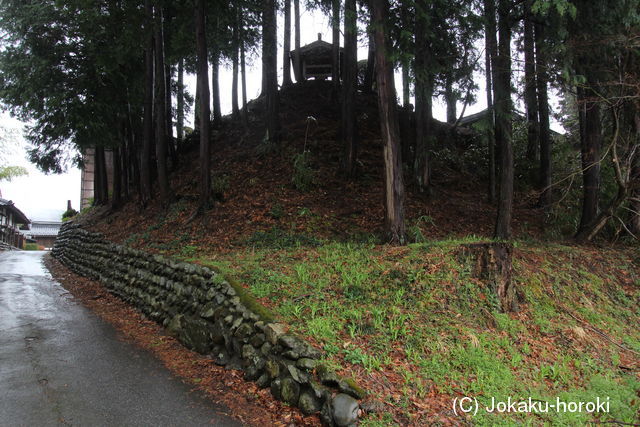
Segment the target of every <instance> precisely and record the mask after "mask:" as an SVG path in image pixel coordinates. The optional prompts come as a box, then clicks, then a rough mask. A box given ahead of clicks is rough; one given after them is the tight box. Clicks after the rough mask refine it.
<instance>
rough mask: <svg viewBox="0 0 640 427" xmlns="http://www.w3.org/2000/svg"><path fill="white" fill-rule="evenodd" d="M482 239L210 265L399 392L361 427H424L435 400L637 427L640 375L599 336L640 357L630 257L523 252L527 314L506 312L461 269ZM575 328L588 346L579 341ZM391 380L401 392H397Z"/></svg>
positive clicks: (286, 242)
mask: <svg viewBox="0 0 640 427" xmlns="http://www.w3.org/2000/svg"><path fill="white" fill-rule="evenodd" d="M310 214H311V213H310V212H307V211H305V212H304V215H310ZM477 241H480V239H479V238H477V237H475V236H470V237H468V238H463V239H459V238H457V239H449V240H443V241H439V242H423V243H414V244H411V245H409V246H407V247H405V248H392V247H388V246H384V245H376V244H374V243H369V242H366V241H364V242H361V243H357V242H345V243H337V242H329V241H318V240H316V239H311V240H306V239H305V238H301V237H300V235H295V234H292V233H287V232H284V231H282V230H277V229H274V230H271V231H268V232H264V233H262V234H256V235H254V236H253V237H252V238H251V239H249V241H248V242H247V244H246V245H245V246H244V247H243V248H242V249H240V250H237V251H235V252H231V253H228V254H225V255H219V256H217V257H216V259H209V260H207V259H199V261H200V262H202V263H205V264H207V265H211V266H214V267H216V268H217V269H219V270H220V271H222V272H223V273H225V274H226V275H228V276H233V277H235V278H237V279H238V281H239V282H241V283H242V284H243V285H244V287H245V288H246V289H247V290H248V293H250V294H252V295H253V296H254V297H256V298H258V299H259V300H260V301H261V302H262V303H263V304H265V305H267V306H268V307H269V309H270V310H271V311H272V312H273V313H274V315H275V316H277V317H279V318H281V319H282V320H283V321H285V322H287V323H288V324H290V325H291V327H292V328H293V330H294V331H296V332H298V333H300V334H303V335H306V336H309V337H311V339H313V340H315V341H316V342H317V343H318V345H319V346H320V347H321V348H323V349H324V350H325V352H326V363H328V364H331V365H333V366H341V367H342V368H343V369H344V371H343V373H345V374H347V375H351V374H355V373H358V372H360V380H363V379H364V380H366V381H367V382H369V383H373V384H374V385H375V384H377V387H380V386H381V385H382V384H384V386H385V387H386V388H387V389H389V387H391V389H392V390H393V392H392V393H391V392H390V393H389V394H388V395H386V396H384V395H382V396H378V397H379V398H381V399H382V400H387V401H393V405H394V407H395V408H399V409H396V412H395V413H394V414H387V415H385V414H379V415H371V416H368V417H365V419H364V420H363V425H372V426H373V425H394V423H398V424H403V423H406V422H408V421H409V420H413V421H416V422H420V420H419V419H418V420H416V419H414V418H412V417H414V416H416V414H415V407H414V406H413V404H412V402H414V401H416V400H418V401H427V400H428V397H427V396H428V394H429V393H430V392H436V393H439V394H441V393H444V394H446V395H449V396H458V395H469V396H475V397H477V398H478V399H479V401H480V402H481V403H485V404H487V403H488V402H489V400H490V398H491V397H496V398H506V397H508V396H512V397H528V396H532V397H534V398H537V399H541V400H554V401H555V398H556V397H561V398H563V399H565V400H572V399H573V400H576V399H578V400H589V399H594V398H595V397H597V396H604V395H606V396H610V398H611V402H612V403H611V413H610V414H603V415H602V416H601V417H600V419H601V420H616V421H621V422H634V421H635V422H637V419H634V416H635V414H636V413H637V411H638V410H640V399H638V398H637V395H636V394H637V393H638V392H640V383H639V382H638V379H637V377H634V374H633V373H630V372H628V371H625V370H623V369H620V368H619V365H620V364H621V363H622V361H621V360H620V357H621V349H620V348H619V347H618V346H616V345H614V344H612V343H611V342H609V341H608V340H605V339H603V338H602V337H601V336H600V335H598V334H597V333H595V332H593V330H592V329H590V328H595V329H597V330H599V331H603V332H604V333H606V334H607V336H609V337H610V339H611V340H613V341H615V342H617V343H620V344H622V345H624V346H626V347H628V348H630V349H633V350H635V351H640V331H639V330H638V328H637V327H636V326H634V325H637V324H638V319H640V308H639V307H640V297H639V293H638V290H639V287H640V271H639V270H640V269H639V268H638V266H637V265H636V264H635V263H634V261H633V260H632V256H631V255H630V254H629V253H626V252H624V251H622V252H615V251H612V250H603V251H601V252H599V254H598V256H599V259H598V260H597V261H592V260H590V259H589V257H590V255H591V252H589V251H587V250H583V249H580V248H574V247H566V246H561V245H543V244H541V243H536V242H532V241H526V242H524V241H521V242H517V244H516V247H517V249H516V259H515V261H514V280H515V281H516V283H517V284H518V287H519V289H520V290H521V293H522V296H523V298H524V300H525V302H524V303H523V311H522V312H521V313H517V314H513V313H512V314H504V313H500V312H498V310H497V300H496V298H495V296H493V295H491V294H490V292H489V291H488V290H487V289H486V288H485V287H484V286H483V284H482V283H481V282H480V281H479V280H477V279H475V278H473V277H472V276H471V273H470V267H469V266H468V265H465V264H461V263H460V257H459V246H460V245H461V244H466V243H473V242H477ZM196 259H198V258H196ZM636 262H637V261H636ZM237 286H239V285H237ZM576 319H580V321H578V320H576ZM576 330H578V331H579V330H582V331H585V333H586V334H587V335H588V339H586V340H581V339H578V338H576V336H574V335H573V334H574V332H575V331H576ZM622 353H624V352H622ZM623 356H624V357H626V358H629V357H631V356H632V353H630V352H626V353H624V355H623ZM636 360H637V356H636ZM625 363H628V362H625ZM383 371H387V372H391V373H393V375H395V376H394V377H393V378H397V380H395V382H394V383H392V384H391V385H390V384H389V383H388V380H387V379H386V378H385V377H384V376H383V375H382V372H383ZM362 385H365V386H366V383H363V384H362ZM634 396H635V397H634ZM614 400H615V402H616V403H615V404H614V403H613V401H614ZM398 413H400V414H403V415H398ZM593 419H594V416H593V415H585V414H558V413H548V414H539V415H536V416H534V415H523V414H511V415H496V414H486V413H479V414H478V416H477V417H475V418H473V420H472V421H473V422H474V423H477V424H481V425H482V424H486V425H492V424H511V423H513V422H518V423H525V424H545V423H553V424H561V425H563V424H564V425H575V424H581V423H585V422H588V421H590V420H593Z"/></svg>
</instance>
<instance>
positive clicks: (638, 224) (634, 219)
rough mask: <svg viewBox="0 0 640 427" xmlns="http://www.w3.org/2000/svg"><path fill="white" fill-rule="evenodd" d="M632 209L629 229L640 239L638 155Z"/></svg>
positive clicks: (637, 156)
mask: <svg viewBox="0 0 640 427" xmlns="http://www.w3.org/2000/svg"><path fill="white" fill-rule="evenodd" d="M639 121H640V120H639ZM636 138H637V136H636ZM630 207H631V220H630V221H629V222H630V227H629V229H630V230H631V232H632V233H633V235H634V236H636V238H638V237H640V154H636V157H635V161H634V165H633V169H632V170H631V202H630Z"/></svg>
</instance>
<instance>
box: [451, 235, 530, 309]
mask: <svg viewBox="0 0 640 427" xmlns="http://www.w3.org/2000/svg"><path fill="white" fill-rule="evenodd" d="M512 253H513V246H512V245H511V244H508V243H494V242H484V243H471V244H467V245H463V248H462V261H464V262H468V263H469V264H470V265H471V274H472V276H473V277H475V278H478V279H480V280H482V281H483V282H484V283H486V285H487V287H488V289H489V291H491V293H492V294H493V295H495V296H496V297H497V299H498V303H499V305H500V310H502V311H503V312H510V311H518V309H519V307H518V300H517V295H516V287H515V284H514V283H513V281H512V266H511V257H512Z"/></svg>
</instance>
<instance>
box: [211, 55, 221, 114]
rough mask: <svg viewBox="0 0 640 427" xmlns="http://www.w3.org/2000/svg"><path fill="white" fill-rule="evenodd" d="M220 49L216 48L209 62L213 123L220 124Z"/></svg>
mask: <svg viewBox="0 0 640 427" xmlns="http://www.w3.org/2000/svg"><path fill="white" fill-rule="evenodd" d="M219 79H220V51H218V49H216V51H215V52H214V54H213V61H212V63H211V99H212V100H213V123H214V124H215V126H220V121H221V120H222V110H221V109H220V80H219Z"/></svg>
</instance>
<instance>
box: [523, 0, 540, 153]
mask: <svg viewBox="0 0 640 427" xmlns="http://www.w3.org/2000/svg"><path fill="white" fill-rule="evenodd" d="M532 3H533V0H527V1H526V2H525V15H524V103H525V108H526V110H527V160H529V161H530V162H531V163H533V162H534V161H535V160H536V157H537V154H538V134H539V128H540V123H539V120H538V100H537V93H536V87H537V80H536V56H535V51H534V49H535V45H534V21H533V19H534V18H533V13H532V12H531V5H532Z"/></svg>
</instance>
